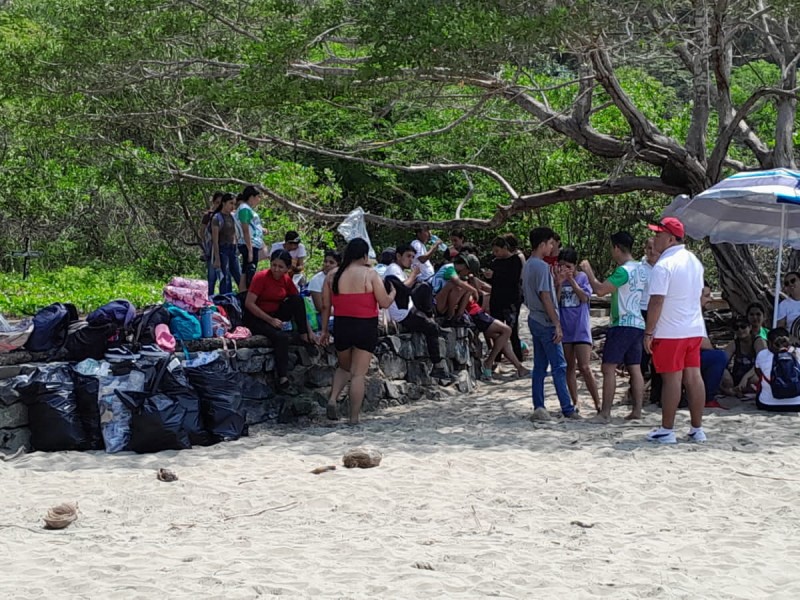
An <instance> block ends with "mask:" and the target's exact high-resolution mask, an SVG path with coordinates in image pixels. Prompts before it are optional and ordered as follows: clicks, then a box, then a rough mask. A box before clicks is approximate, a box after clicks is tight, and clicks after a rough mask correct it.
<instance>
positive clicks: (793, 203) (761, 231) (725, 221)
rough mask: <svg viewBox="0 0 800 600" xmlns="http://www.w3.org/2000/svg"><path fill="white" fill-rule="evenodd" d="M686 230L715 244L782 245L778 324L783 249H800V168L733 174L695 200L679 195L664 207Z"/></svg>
mask: <svg viewBox="0 0 800 600" xmlns="http://www.w3.org/2000/svg"><path fill="white" fill-rule="evenodd" d="M664 216H669V217H677V218H679V219H680V220H681V221H682V222H683V225H684V227H685V228H686V234H687V235H689V236H690V237H693V238H695V239H701V238H704V237H708V238H709V240H710V241H711V242H712V243H715V244H719V243H723V242H727V243H730V244H757V245H759V246H769V247H772V248H777V249H778V265H777V274H776V277H775V311H774V313H773V323H772V325H773V327H774V326H775V325H776V323H777V308H778V300H779V294H780V281H781V267H782V265H783V248H784V246H785V245H787V244H788V245H789V246H791V247H792V248H796V249H800V172H798V171H790V170H789V169H771V170H768V171H749V172H742V173H737V174H736V175H731V176H730V177H728V178H727V179H724V180H722V181H720V182H719V183H717V184H715V185H713V186H712V187H710V188H708V189H707V190H706V191H704V192H702V193H701V194H698V195H697V196H695V197H694V198H689V197H688V196H677V197H676V198H675V199H674V200H673V201H672V203H671V204H670V205H669V206H668V207H667V208H666V210H665V211H664Z"/></svg>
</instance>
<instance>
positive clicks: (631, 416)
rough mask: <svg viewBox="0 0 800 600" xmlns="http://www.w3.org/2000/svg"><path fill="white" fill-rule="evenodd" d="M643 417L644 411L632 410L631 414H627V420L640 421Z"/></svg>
mask: <svg viewBox="0 0 800 600" xmlns="http://www.w3.org/2000/svg"><path fill="white" fill-rule="evenodd" d="M641 418H642V413H635V412H632V413H631V414H629V415H626V416H625V420H626V421H638V420H639V419H641Z"/></svg>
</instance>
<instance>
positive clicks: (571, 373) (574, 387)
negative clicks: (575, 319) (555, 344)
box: [563, 344, 578, 409]
mask: <svg viewBox="0 0 800 600" xmlns="http://www.w3.org/2000/svg"><path fill="white" fill-rule="evenodd" d="M563 346H564V358H565V359H566V360H567V388H569V395H570V396H571V397H572V404H573V405H575V407H576V409H577V407H578V376H577V371H576V370H575V364H576V361H577V355H576V353H575V350H576V345H575V344H563Z"/></svg>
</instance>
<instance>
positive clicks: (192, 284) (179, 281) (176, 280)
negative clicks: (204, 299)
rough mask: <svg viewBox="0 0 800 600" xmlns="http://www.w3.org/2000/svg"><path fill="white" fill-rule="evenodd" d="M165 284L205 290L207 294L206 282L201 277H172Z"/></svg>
mask: <svg viewBox="0 0 800 600" xmlns="http://www.w3.org/2000/svg"><path fill="white" fill-rule="evenodd" d="M167 285H171V286H172V287H180V288H189V289H190V290H199V291H201V292H205V293H206V296H208V282H207V281H204V280H202V279H186V278H185V277H173V278H172V279H170V280H169V283H168V284H167Z"/></svg>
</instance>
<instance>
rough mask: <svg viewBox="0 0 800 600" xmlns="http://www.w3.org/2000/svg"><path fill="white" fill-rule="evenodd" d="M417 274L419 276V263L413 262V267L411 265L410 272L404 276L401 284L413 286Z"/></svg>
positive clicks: (408, 286)
mask: <svg viewBox="0 0 800 600" xmlns="http://www.w3.org/2000/svg"><path fill="white" fill-rule="evenodd" d="M417 276H419V265H417V264H415V265H414V266H413V267H411V274H410V275H409V276H408V277H406V280H405V281H404V282H403V285H404V286H406V287H407V288H410V287H414V284H415V283H416V281H417Z"/></svg>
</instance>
